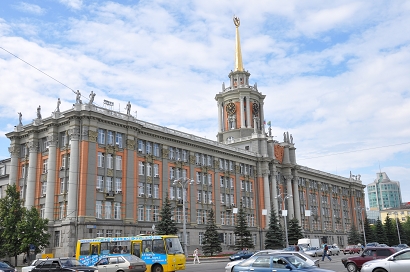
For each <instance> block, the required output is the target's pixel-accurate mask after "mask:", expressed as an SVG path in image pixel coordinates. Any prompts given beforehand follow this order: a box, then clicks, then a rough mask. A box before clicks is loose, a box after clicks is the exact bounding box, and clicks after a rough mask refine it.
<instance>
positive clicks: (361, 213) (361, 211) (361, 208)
mask: <svg viewBox="0 0 410 272" xmlns="http://www.w3.org/2000/svg"><path fill="white" fill-rule="evenodd" d="M356 210H358V211H360V217H361V218H362V228H363V240H364V246H366V245H367V242H366V231H365V229H364V217H363V210H365V208H363V207H358V208H356Z"/></svg>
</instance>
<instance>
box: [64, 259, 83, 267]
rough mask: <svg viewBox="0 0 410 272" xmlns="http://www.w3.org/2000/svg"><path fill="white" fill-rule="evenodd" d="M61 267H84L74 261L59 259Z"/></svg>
mask: <svg viewBox="0 0 410 272" xmlns="http://www.w3.org/2000/svg"><path fill="white" fill-rule="evenodd" d="M60 262H61V265H62V267H75V266H84V265H83V264H82V263H80V262H79V261H77V260H76V259H61V260H60Z"/></svg>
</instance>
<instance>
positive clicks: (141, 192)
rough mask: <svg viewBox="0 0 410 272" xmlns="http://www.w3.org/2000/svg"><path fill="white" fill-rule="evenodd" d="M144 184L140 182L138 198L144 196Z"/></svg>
mask: <svg viewBox="0 0 410 272" xmlns="http://www.w3.org/2000/svg"><path fill="white" fill-rule="evenodd" d="M144 191H145V190H144V183H142V182H138V196H144Z"/></svg>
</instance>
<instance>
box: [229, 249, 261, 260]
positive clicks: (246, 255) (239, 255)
mask: <svg viewBox="0 0 410 272" xmlns="http://www.w3.org/2000/svg"><path fill="white" fill-rule="evenodd" d="M253 254H255V252H253V251H249V250H241V251H238V252H236V253H235V254H233V255H232V256H230V257H229V260H231V261H236V260H241V259H248V258H249V257H250V256H252V255H253Z"/></svg>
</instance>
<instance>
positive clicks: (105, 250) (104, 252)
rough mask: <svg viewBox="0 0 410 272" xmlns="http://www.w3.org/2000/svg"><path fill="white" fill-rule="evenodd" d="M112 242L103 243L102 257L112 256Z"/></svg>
mask: <svg viewBox="0 0 410 272" xmlns="http://www.w3.org/2000/svg"><path fill="white" fill-rule="evenodd" d="M110 249H111V246H110V242H101V254H102V255H108V254H110Z"/></svg>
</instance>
